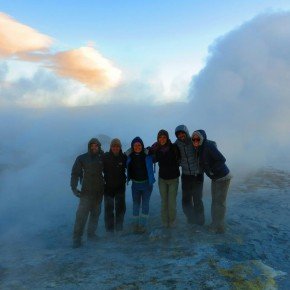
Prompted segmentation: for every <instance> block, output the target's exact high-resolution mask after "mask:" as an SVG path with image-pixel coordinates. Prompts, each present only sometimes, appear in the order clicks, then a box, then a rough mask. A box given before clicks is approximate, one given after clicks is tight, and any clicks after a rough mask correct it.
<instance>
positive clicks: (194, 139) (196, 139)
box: [191, 138, 200, 142]
mask: <svg viewBox="0 0 290 290" xmlns="http://www.w3.org/2000/svg"><path fill="white" fill-rule="evenodd" d="M191 140H192V141H193V142H194V141H200V138H192V139H191Z"/></svg>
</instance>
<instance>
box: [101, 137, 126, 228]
mask: <svg viewBox="0 0 290 290" xmlns="http://www.w3.org/2000/svg"><path fill="white" fill-rule="evenodd" d="M126 159H127V158H126V155H125V154H123V152H122V145H121V142H120V140H119V139H113V140H112V142H111V146H110V151H109V152H107V153H105V154H104V157H103V163H104V178H105V226H106V230H107V232H114V230H116V231H121V230H123V222H124V215H125V212H126V203H125V190H126V174H125V170H126ZM114 212H115V214H114Z"/></svg>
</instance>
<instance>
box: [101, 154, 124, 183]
mask: <svg viewBox="0 0 290 290" xmlns="http://www.w3.org/2000/svg"><path fill="white" fill-rule="evenodd" d="M126 161H127V157H126V155H125V154H124V153H123V152H122V150H121V151H120V153H119V155H118V156H115V155H114V154H113V152H112V151H111V150H110V151H109V152H107V153H105V154H104V156H103V163H104V178H105V182H106V187H110V188H120V187H124V186H125V184H126V173H125V171H126Z"/></svg>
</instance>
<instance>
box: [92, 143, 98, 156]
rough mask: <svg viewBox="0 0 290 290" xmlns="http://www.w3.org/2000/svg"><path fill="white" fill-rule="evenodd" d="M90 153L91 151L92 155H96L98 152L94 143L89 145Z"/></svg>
mask: <svg viewBox="0 0 290 290" xmlns="http://www.w3.org/2000/svg"><path fill="white" fill-rule="evenodd" d="M90 151H91V152H92V153H93V154H97V153H98V151H99V146H98V144H95V143H93V144H91V146H90Z"/></svg>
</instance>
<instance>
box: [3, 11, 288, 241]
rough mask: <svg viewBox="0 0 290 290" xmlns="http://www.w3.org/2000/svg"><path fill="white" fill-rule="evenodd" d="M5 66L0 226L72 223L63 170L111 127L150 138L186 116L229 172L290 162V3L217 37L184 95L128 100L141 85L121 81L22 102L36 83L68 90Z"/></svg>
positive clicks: (110, 133)
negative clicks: (105, 94) (81, 97)
mask: <svg viewBox="0 0 290 290" xmlns="http://www.w3.org/2000/svg"><path fill="white" fill-rule="evenodd" d="M7 70H8V68H7V66H5V63H2V66H1V69H0V81H1V86H0V89H1V91H0V99H1V104H2V107H1V110H0V113H1V115H0V129H1V130H0V131H1V139H0V178H1V183H0V226H1V232H0V235H1V236H7V235H8V236H9V235H11V236H14V235H18V234H20V233H22V232H25V233H29V232H30V231H31V232H35V231H37V230H38V229H40V228H44V227H45V226H46V225H49V224H55V223H57V224H72V222H73V219H74V213H75V209H76V205H77V199H76V198H75V197H74V196H73V195H72V193H71V191H70V188H69V182H70V170H71V167H72V165H73V162H74V160H75V158H76V156H77V155H79V154H81V153H84V152H86V150H87V142H88V140H89V139H90V138H92V137H99V138H100V139H101V142H102V143H103V148H104V150H108V144H109V142H110V139H111V138H114V137H118V138H120V139H121V141H122V142H123V147H124V149H126V148H128V146H129V144H130V142H131V140H132V139H133V138H134V137H135V136H140V137H142V138H143V140H144V142H145V145H146V146H148V145H151V144H152V143H153V142H155V140H156V135H157V132H158V131H159V130H160V129H166V130H168V131H169V134H170V137H171V139H172V141H174V140H175V136H174V129H175V127H176V126H177V125H179V124H185V125H187V126H188V128H189V130H190V132H191V133H192V132H193V131H194V130H196V129H200V128H202V129H205V130H206V132H207V133H208V138H209V139H213V140H215V141H216V142H217V145H218V148H219V149H220V150H221V152H222V153H223V154H224V155H225V156H226V158H227V164H228V165H229V167H230V169H231V171H232V172H233V175H234V176H235V178H236V179H238V178H239V176H240V174H242V173H243V174H245V173H250V172H251V171H252V170H254V169H258V168H260V167H264V166H273V167H283V168H289V166H288V164H289V153H287V151H288V149H289V145H290V134H289V133H290V123H289V115H290V98H289V96H290V74H289V72H290V14H289V13H283V14H269V15H261V16H259V17H257V18H255V19H253V20H251V21H249V22H248V23H245V24H244V25H242V26H240V27H238V28H236V29H235V30H233V31H231V32H230V33H228V34H226V35H224V36H222V37H220V38H219V39H217V40H216V42H215V43H214V44H212V46H211V47H210V50H209V57H208V60H207V62H206V64H205V67H204V69H203V70H202V71H201V72H200V73H199V74H198V75H196V76H193V79H192V82H191V84H190V87H189V89H188V90H189V101H188V102H187V103H170V104H166V105H165V104H164V105H159V106H156V105H153V103H154V95H153V96H152V95H150V96H148V99H147V100H142V101H141V100H140V102H136V100H135V99H134V96H135V97H136V98H137V99H138V98H139V96H143V95H144V92H142V90H140V88H141V89H142V88H143V86H135V85H131V86H128V87H129V88H130V89H129V91H127V92H126V86H124V87H122V88H119V89H117V90H116V91H115V93H118V92H120V94H121V95H115V96H113V99H114V100H118V102H116V103H114V101H111V102H109V103H108V104H101V102H100V104H96V105H94V106H88V107H75V108H68V107H63V106H54V107H52V106H49V107H45V106H44V107H43V108H41V109H36V108H29V106H26V108H24V107H25V101H27V99H28V100H29V101H31V99H33V98H35V99H34V100H33V101H35V102H36V103H37V101H38V99H37V98H38V96H39V95H38V94H37V92H39V90H43V91H44V92H47V95H46V98H49V97H50V96H51V92H53V94H54V98H55V102H56V103H57V104H59V99H61V100H63V99H66V98H69V97H70V96H69V94H70V93H72V94H73V93H75V92H74V90H73V88H71V89H70V90H66V89H62V87H61V84H62V83H61V82H58V81H57V80H56V78H55V77H54V76H52V75H49V74H48V76H49V77H48V76H47V74H45V73H44V74H42V73H41V72H37V75H38V77H39V75H42V78H39V79H38V78H35V79H32V81H31V80H30V81H29V82H26V81H25V79H22V80H19V81H18V82H16V83H14V84H13V83H10V84H7V82H5V77H3V76H4V75H5V74H7ZM54 84H56V85H55V86H54ZM35 87H37V89H35ZM145 87H146V86H144V88H145ZM62 90H63V91H62ZM27 92H28V95H29V96H28V95H27ZM61 92H62V93H63V94H61ZM40 95H41V97H42V98H43V94H40ZM44 95H45V94H44ZM120 96H121V98H120ZM157 97H158V96H156V98H157ZM13 98H14V99H13ZM4 100H5V101H4ZM14 100H15V101H14ZM19 100H21V102H19ZM48 103H49V104H51V100H48ZM151 103H152V104H151ZM64 104H65V102H64ZM129 200H130V197H129ZM130 213H131V208H130V207H128V214H127V215H128V216H130Z"/></svg>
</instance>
